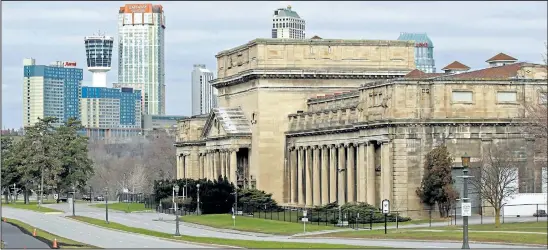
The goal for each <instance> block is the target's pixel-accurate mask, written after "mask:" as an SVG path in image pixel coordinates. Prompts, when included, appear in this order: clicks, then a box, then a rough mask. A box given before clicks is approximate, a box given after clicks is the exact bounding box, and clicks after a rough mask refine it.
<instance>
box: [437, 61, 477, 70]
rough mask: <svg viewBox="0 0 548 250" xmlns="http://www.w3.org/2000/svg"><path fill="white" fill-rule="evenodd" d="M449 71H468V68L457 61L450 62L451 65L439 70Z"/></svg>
mask: <svg viewBox="0 0 548 250" xmlns="http://www.w3.org/2000/svg"><path fill="white" fill-rule="evenodd" d="M451 69H456V70H469V69H470V67H468V66H466V65H464V64H462V63H460V62H459V61H454V62H452V63H451V64H449V65H447V66H445V68H443V69H441V70H451Z"/></svg>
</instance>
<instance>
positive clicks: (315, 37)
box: [310, 36, 322, 39]
mask: <svg viewBox="0 0 548 250" xmlns="http://www.w3.org/2000/svg"><path fill="white" fill-rule="evenodd" d="M310 39H322V38H321V37H319V36H313V37H312V38H310Z"/></svg>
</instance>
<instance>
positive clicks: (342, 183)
mask: <svg viewBox="0 0 548 250" xmlns="http://www.w3.org/2000/svg"><path fill="white" fill-rule="evenodd" d="M345 150H346V145H344V144H341V145H340V146H339V164H338V165H339V166H338V172H339V173H338V174H337V176H338V179H339V196H338V197H337V199H338V203H339V205H344V203H345V202H346V199H345V194H346V178H345V177H346V175H345V174H346V171H347V170H346V154H345Z"/></svg>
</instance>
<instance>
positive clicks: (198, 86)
mask: <svg viewBox="0 0 548 250" xmlns="http://www.w3.org/2000/svg"><path fill="white" fill-rule="evenodd" d="M213 78H214V77H213V72H211V70H209V69H207V68H206V66H205V65H203V64H195V65H194V70H192V115H202V114H207V113H209V112H210V111H211V109H212V108H216V107H217V89H216V88H214V87H213V86H211V83H209V81H211V80H213Z"/></svg>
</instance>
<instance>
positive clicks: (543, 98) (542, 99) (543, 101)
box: [538, 92, 548, 105]
mask: <svg viewBox="0 0 548 250" xmlns="http://www.w3.org/2000/svg"><path fill="white" fill-rule="evenodd" d="M547 98H548V93H546V92H540V93H539V95H538V102H539V104H544V105H546V104H547V103H548V101H547V100H546V99H547Z"/></svg>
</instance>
